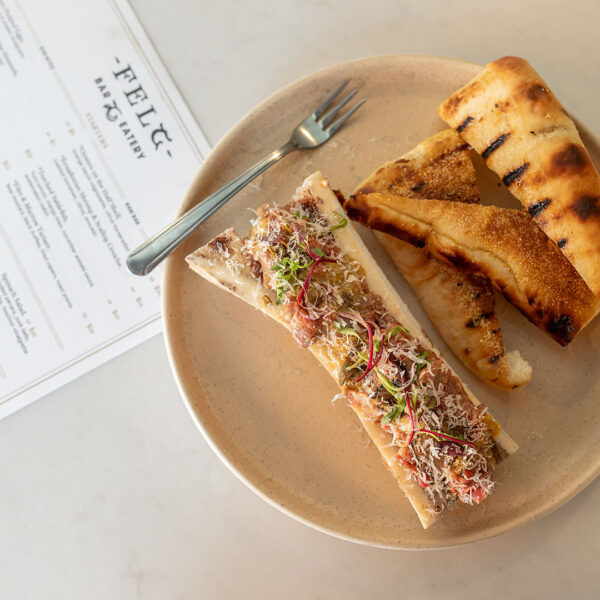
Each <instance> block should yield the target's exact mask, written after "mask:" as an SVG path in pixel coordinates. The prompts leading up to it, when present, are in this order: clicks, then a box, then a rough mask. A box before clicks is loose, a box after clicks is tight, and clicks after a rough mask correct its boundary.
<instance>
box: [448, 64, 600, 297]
mask: <svg viewBox="0 0 600 600" xmlns="http://www.w3.org/2000/svg"><path fill="white" fill-rule="evenodd" d="M438 112H439V114H440V116H441V117H442V119H444V121H446V122H447V123H448V124H449V125H450V126H451V127H453V128H455V129H456V130H457V131H458V132H460V135H461V136H462V137H463V138H464V139H465V140H466V141H467V142H468V143H469V144H470V145H471V146H472V147H473V148H474V149H475V150H476V151H477V152H479V154H481V156H482V157H483V158H484V159H485V161H486V163H487V165H488V166H489V167H490V168H491V169H492V170H493V171H495V172H496V173H497V174H498V175H499V176H500V177H501V178H502V181H503V182H504V183H505V185H506V186H507V187H508V189H509V190H510V191H511V192H512V193H513V194H514V195H515V196H516V197H517V198H518V199H519V200H520V201H521V203H522V204H523V206H524V207H525V208H527V210H528V211H529V214H530V215H531V216H532V217H533V218H534V219H535V222H536V223H537V224H538V226H539V227H540V228H541V229H542V230H543V231H544V232H545V233H546V235H548V236H549V237H550V239H552V240H553V241H554V243H555V244H556V245H557V246H558V248H560V250H561V252H562V253H563V254H564V255H565V256H566V257H567V258H568V259H569V261H570V262H571V264H573V266H574V267H575V268H576V269H577V271H578V272H579V274H580V275H581V277H583V279H584V281H585V282H586V283H587V284H588V286H589V287H590V289H591V290H592V292H594V294H595V295H596V296H598V295H600V175H599V174H598V171H596V169H595V168H594V165H593V164H592V162H591V160H590V156H589V154H588V152H587V150H586V149H585V147H584V145H583V142H582V141H581V138H580V137H579V133H578V132H577V128H576V127H575V124H574V123H573V121H572V119H571V118H570V117H569V116H568V114H567V113H566V111H565V109H564V108H563V107H562V105H561V104H560V102H559V101H558V100H557V98H556V96H555V95H554V94H553V93H552V92H551V91H550V89H549V88H548V86H547V85H546V83H545V82H544V80H543V79H542V78H541V77H540V76H539V75H538V74H537V73H536V71H535V70H534V69H533V68H532V67H531V65H529V63H528V62H527V61H525V60H523V59H522V58H517V57H514V56H506V57H504V58H501V59H499V60H496V61H494V62H491V63H489V64H488V65H487V66H486V68H485V69H484V70H483V71H482V72H481V73H480V74H479V75H478V76H477V77H475V78H474V79H473V80H471V81H470V82H469V83H468V84H467V85H466V86H464V87H463V88H461V89H460V90H458V91H457V92H455V93H454V94H452V96H450V98H448V99H447V100H446V101H445V102H444V103H443V104H442V105H441V106H440V107H439V109H438Z"/></svg>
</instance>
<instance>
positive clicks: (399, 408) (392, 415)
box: [381, 402, 406, 424]
mask: <svg viewBox="0 0 600 600" xmlns="http://www.w3.org/2000/svg"><path fill="white" fill-rule="evenodd" d="M405 408H406V402H404V405H403V404H401V403H400V402H398V403H397V404H395V405H394V406H393V407H392V410H390V412H389V413H387V414H386V415H384V417H383V418H382V419H381V422H382V423H385V424H387V423H390V422H391V421H393V420H394V419H397V418H398V417H400V416H402V413H403V412H404V409H405Z"/></svg>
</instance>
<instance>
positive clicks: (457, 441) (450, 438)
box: [415, 428, 477, 450]
mask: <svg viewBox="0 0 600 600" xmlns="http://www.w3.org/2000/svg"><path fill="white" fill-rule="evenodd" d="M415 433H416V434H420V433H425V434H427V435H430V436H432V437H433V438H435V439H436V440H438V441H442V440H445V441H447V442H454V443H455V444H460V445H462V446H468V447H469V448H473V449H475V450H477V446H476V445H475V444H474V443H473V442H468V441H467V440H463V439H461V438H457V437H454V436H452V435H447V434H446V433H441V432H440V431H432V430H431V429H422V428H420V429H418V430H417V431H415Z"/></svg>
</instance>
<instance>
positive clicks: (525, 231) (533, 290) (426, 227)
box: [345, 194, 600, 345]
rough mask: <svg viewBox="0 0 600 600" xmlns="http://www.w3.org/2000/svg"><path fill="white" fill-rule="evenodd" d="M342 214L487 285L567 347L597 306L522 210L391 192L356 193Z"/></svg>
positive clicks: (590, 293)
mask: <svg viewBox="0 0 600 600" xmlns="http://www.w3.org/2000/svg"><path fill="white" fill-rule="evenodd" d="M345 208H346V210H347V212H348V215H349V216H350V217H351V218H353V219H355V220H357V221H359V222H361V223H363V224H364V225H366V226H368V227H371V228H373V229H376V230H378V231H385V232H386V233H389V234H391V235H394V236H396V237H398V238H399V239H402V240H405V241H408V242H410V243H412V244H414V245H415V246H417V247H419V248H425V249H427V250H429V251H430V252H431V253H432V254H434V255H435V256H436V257H438V258H439V259H440V260H443V261H445V262H447V263H448V264H450V265H453V266H455V267H457V268H459V269H461V270H463V271H465V272H469V273H474V274H478V275H482V276H484V277H487V278H489V279H490V281H491V282H492V283H493V284H494V286H495V287H496V289H497V290H498V291H499V292H501V293H502V294H503V295H504V296H505V297H506V298H507V299H508V300H509V301H510V302H512V304H514V305H515V306H516V307H517V308H518V309H519V310H520V311H521V312H522V313H523V314H524V315H525V316H526V317H527V318H528V319H529V320H531V321H532V322H533V323H535V325H537V326H538V327H539V328H540V329H542V330H543V331H545V332H546V333H548V334H549V335H550V336H552V337H553V338H554V339H555V340H556V341H557V342H559V343H560V344H563V345H565V344H568V343H569V342H570V341H571V340H572V339H573V338H574V337H575V335H576V334H577V333H578V332H579V331H580V330H581V329H582V328H583V327H585V325H587V323H589V322H590V320H591V319H592V318H593V317H594V316H595V315H596V314H597V312H598V309H599V305H600V301H598V299H597V298H596V297H595V296H594V294H592V292H591V290H590V289H589V288H588V286H587V285H586V284H585V282H584V281H583V279H581V277H579V275H578V274H577V271H575V269H574V268H573V266H572V265H571V264H570V263H569V261H567V260H566V259H565V257H564V256H563V255H562V254H561V252H560V251H559V249H558V248H557V247H556V244H554V243H553V242H552V241H551V240H550V239H549V238H548V237H547V236H546V235H545V234H544V233H543V232H542V231H541V230H540V229H539V228H538V227H537V226H536V225H535V223H534V222H533V220H532V218H531V217H530V216H529V215H528V214H527V213H525V212H522V211H520V210H514V209H507V208H498V207H496V206H481V205H477V204H462V203H459V202H448V201H443V200H417V199H414V198H406V197H403V196H392V195H390V194H358V195H356V196H353V197H351V198H349V199H348V201H347V202H346V204H345Z"/></svg>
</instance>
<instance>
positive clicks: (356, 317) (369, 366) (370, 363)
mask: <svg viewBox="0 0 600 600" xmlns="http://www.w3.org/2000/svg"><path fill="white" fill-rule="evenodd" d="M338 314H339V315H340V317H342V318H344V319H350V320H352V321H356V322H357V323H360V324H361V325H362V326H363V327H364V328H365V329H366V330H367V335H368V336H369V341H368V350H369V356H368V358H367V367H366V369H365V370H364V373H363V374H362V375H361V376H360V377H358V378H357V379H356V383H359V382H360V381H362V380H363V379H364V378H365V377H366V376H367V375H368V374H369V371H371V369H372V368H373V367H374V366H375V365H374V363H373V351H374V347H373V346H374V344H373V330H372V329H371V326H370V325H369V324H368V323H367V322H366V321H365V320H364V319H363V318H362V316H361V315H359V314H358V313H350V312H341V313H338ZM382 350H383V344H381V348H380V354H381V352H382ZM380 358H381V357H380Z"/></svg>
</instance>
